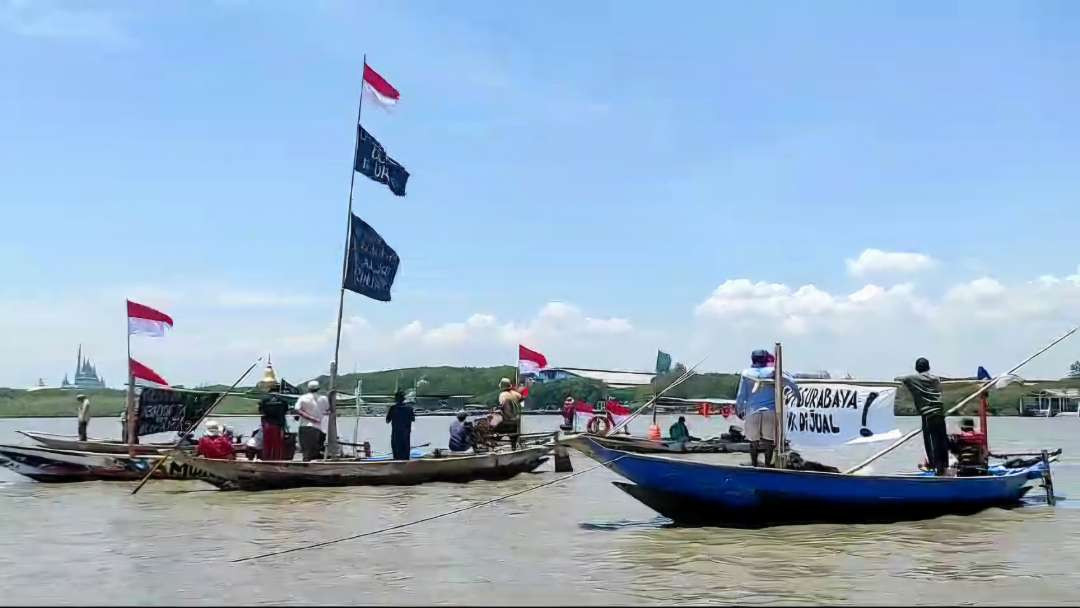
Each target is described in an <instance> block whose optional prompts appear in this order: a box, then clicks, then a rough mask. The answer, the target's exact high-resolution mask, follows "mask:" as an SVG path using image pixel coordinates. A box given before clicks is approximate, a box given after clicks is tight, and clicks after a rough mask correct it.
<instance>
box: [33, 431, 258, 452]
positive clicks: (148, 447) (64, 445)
mask: <svg viewBox="0 0 1080 608" xmlns="http://www.w3.org/2000/svg"><path fill="white" fill-rule="evenodd" d="M18 432H19V433H20V434H22V435H23V436H25V437H29V438H30V439H33V440H34V441H36V442H37V443H39V444H41V445H43V446H45V447H47V448H53V449H56V450H72V451H75V452H93V453H96V454H124V455H126V454H127V453H128V444H126V443H124V442H122V441H114V440H110V439H88V440H86V441H79V439H78V437H76V436H74V435H55V434H53V433H38V432H35V431H18ZM174 446H175V443H137V444H135V446H134V449H135V455H137V456H154V455H157V454H159V453H160V452H161V450H172V449H173V448H174ZM180 449H182V450H188V451H191V450H194V449H195V446H194V445H185V446H181V448H180ZM233 449H234V450H236V451H238V452H243V451H244V446H243V444H239V443H237V444H233Z"/></svg>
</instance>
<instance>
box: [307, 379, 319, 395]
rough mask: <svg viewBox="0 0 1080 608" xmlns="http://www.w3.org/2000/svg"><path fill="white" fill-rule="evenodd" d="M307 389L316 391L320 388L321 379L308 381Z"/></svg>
mask: <svg viewBox="0 0 1080 608" xmlns="http://www.w3.org/2000/svg"><path fill="white" fill-rule="evenodd" d="M307 390H309V391H311V392H315V391H317V390H319V381H318V380H312V381H311V382H308V383H307Z"/></svg>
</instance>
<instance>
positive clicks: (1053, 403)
mask: <svg viewBox="0 0 1080 608" xmlns="http://www.w3.org/2000/svg"><path fill="white" fill-rule="evenodd" d="M1078 412H1080V389H1075V388H1066V389H1052V388H1048V389H1044V390H1041V391H1037V392H1032V393H1028V394H1026V395H1024V396H1022V397H1020V415H1021V416H1057V415H1058V414H1073V415H1075V414H1077V413H1078Z"/></svg>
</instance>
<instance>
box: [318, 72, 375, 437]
mask: <svg viewBox="0 0 1080 608" xmlns="http://www.w3.org/2000/svg"><path fill="white" fill-rule="evenodd" d="M366 71H367V53H364V68H363V71H362V72H361V74H360V101H359V102H358V103H357V104H356V125H355V126H354V128H353V160H352V165H351V166H350V167H349V213H348V216H347V217H346V218H345V252H344V254H343V255H342V256H341V289H340V291H339V292H338V309H337V334H336V337H335V338H334V359H333V361H331V362H330V388H329V389H328V391H327V392H328V393H329V402H330V416H329V420H327V421H326V456H327V457H328V458H335V457H337V456H338V452H339V450H340V448H339V446H338V438H337V393H336V392H335V390H334V388H335V386H336V385H337V368H338V356H339V355H340V353H341V316H342V313H343V312H344V310H345V273H346V271H347V270H348V266H349V241H350V239H351V238H352V215H353V212H352V208H353V186H354V185H355V184H356V155H357V153H358V151H359V146H360V113H361V112H362V111H363V109H364V72H366Z"/></svg>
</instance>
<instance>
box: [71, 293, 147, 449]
mask: <svg viewBox="0 0 1080 608" xmlns="http://www.w3.org/2000/svg"><path fill="white" fill-rule="evenodd" d="M127 302H128V301H127V300H124V319H125V321H127V327H125V328H124V333H126V334H127V396H126V397H125V404H124V412H125V413H126V414H127V420H125V421H124V425H125V426H126V427H127V444H128V456H130V457H133V458H134V457H135V430H136V429H135V381H134V378H132V376H131V326H130V325H131V321H130V319H129V318H128V312H127ZM76 371H78V370H76Z"/></svg>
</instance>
